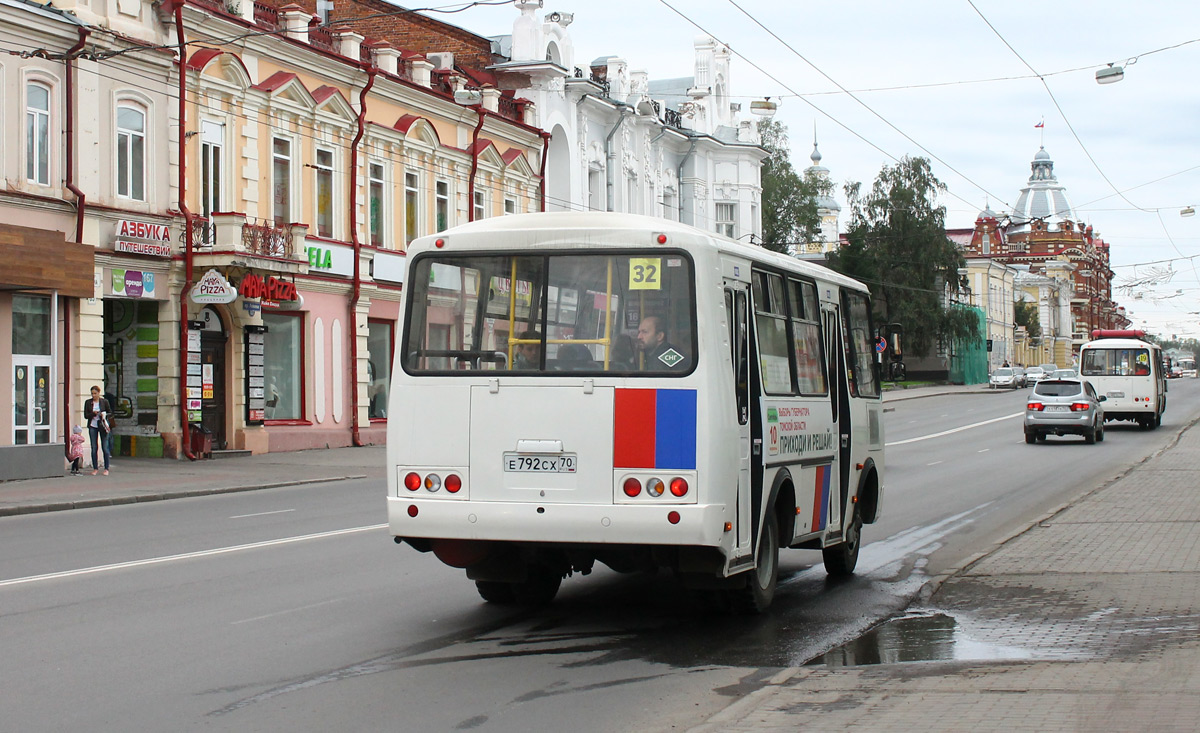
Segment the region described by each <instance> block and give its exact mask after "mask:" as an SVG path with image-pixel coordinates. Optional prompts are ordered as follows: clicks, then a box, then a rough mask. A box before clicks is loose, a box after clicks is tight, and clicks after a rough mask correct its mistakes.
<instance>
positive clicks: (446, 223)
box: [433, 181, 450, 232]
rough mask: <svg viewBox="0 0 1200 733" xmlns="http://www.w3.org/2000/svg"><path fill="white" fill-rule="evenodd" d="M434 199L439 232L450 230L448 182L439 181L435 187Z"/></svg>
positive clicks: (434, 210)
mask: <svg viewBox="0 0 1200 733" xmlns="http://www.w3.org/2000/svg"><path fill="white" fill-rule="evenodd" d="M433 199H434V201H433V213H434V217H435V219H436V221H437V231H439V232H444V231H446V230H447V229H449V228H450V184H449V183H447V182H446V181H438V182H437V183H436V184H435V186H434V194H433Z"/></svg>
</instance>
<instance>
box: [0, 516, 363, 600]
mask: <svg viewBox="0 0 1200 733" xmlns="http://www.w3.org/2000/svg"><path fill="white" fill-rule="evenodd" d="M386 527H387V524H386V523H385V524H372V525H370V526H367V527H351V528H349V529H335V530H332V531H329V532H317V533H316V534H306V535H300V536H298V537H283V538H280V539H277V540H266V541H265V542H251V543H250V544H248V545H233V546H231V547H217V548H215V549H212V550H200V551H199V552H185V553H183V554H181V555H166V556H164V557H150V558H146V559H145V560H131V561H129V562H118V563H113V564H111V565H96V566H94V567H90V568H79V569H78V570H63V571H61V572H57V573H46V574H45V575H29V576H26V577H24V578H10V579H8V580H0V588H4V587H6V586H10V585H22V584H25V583H37V582H39V581H42V580H55V579H57V578H73V577H75V576H78V575H94V574H96V573H106V572H108V571H110V570H125V569H127V568H138V567H144V566H147V565H162V564H163V563H168V562H175V561H176V560H192V559H195V558H198V557H213V556H216V555H228V554H229V553H231V552H241V551H243V550H258V549H262V548H264V547H278V546H280V545H290V544H294V543H296V542H307V541H308V540H320V539H325V538H326V537H337V536H339V535H344V534H354V533H356V532H368V531H371V530H376V529H385V528H386Z"/></svg>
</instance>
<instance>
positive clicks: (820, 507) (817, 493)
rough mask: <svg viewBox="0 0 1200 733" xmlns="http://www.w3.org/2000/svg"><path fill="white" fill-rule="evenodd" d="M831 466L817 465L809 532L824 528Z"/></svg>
mask: <svg viewBox="0 0 1200 733" xmlns="http://www.w3.org/2000/svg"><path fill="white" fill-rule="evenodd" d="M832 468H833V467H832V466H830V465H829V464H826V465H824V466H817V470H816V474H817V480H816V486H815V487H814V489H815V490H814V491H813V516H812V527H810V528H809V531H810V532H816V531H818V530H822V529H825V518H826V517H828V516H829V474H830V472H831V470H832Z"/></svg>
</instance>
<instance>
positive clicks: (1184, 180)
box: [409, 0, 1200, 338]
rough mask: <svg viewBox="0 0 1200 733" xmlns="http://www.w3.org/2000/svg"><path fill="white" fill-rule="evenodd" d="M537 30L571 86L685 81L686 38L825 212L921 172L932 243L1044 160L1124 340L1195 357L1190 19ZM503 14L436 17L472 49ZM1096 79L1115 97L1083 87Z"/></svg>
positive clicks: (658, 20)
mask: <svg viewBox="0 0 1200 733" xmlns="http://www.w3.org/2000/svg"><path fill="white" fill-rule="evenodd" d="M432 4H433V3H431V5H432ZM409 7H415V4H412V5H409ZM555 10H557V11H562V12H570V13H574V15H575V19H574V23H573V24H572V25H571V26H570V28H569V30H570V32H571V36H572V38H573V40H574V44H575V63H576V65H577V66H586V65H587V64H588V62H590V61H591V60H592V59H594V58H596V57H599V56H605V55H617V56H622V57H624V58H626V59H627V60H628V61H629V63H630V65H631V67H632V68H635V69H638V68H641V69H645V70H646V71H648V72H649V74H650V77H651V78H652V79H655V78H671V77H678V76H690V75H691V74H692V62H693V54H692V43H693V40H694V38H695V37H696V36H698V35H700V34H707V35H712V36H714V37H716V38H717V39H718V40H719V41H721V42H724V43H726V44H727V45H729V46H730V47H731V48H732V49H733V51H734V53H735V59H734V66H733V72H732V76H733V79H732V92H733V94H734V95H735V96H736V97H740V98H742V99H741V101H743V102H744V104H743V109H747V110H748V108H749V102H750V100H752V99H755V98H762V97H767V96H770V97H771V98H772V99H774V100H777V101H779V103H780V109H779V113H778V115H777V118H776V119H778V120H779V121H781V122H783V123H784V124H785V125H787V126H788V128H789V131H790V135H791V142H792V162H793V164H794V165H796V166H797V167H798V168H802V167H804V166H806V165H808V164H809V161H808V156H809V154H810V152H811V151H812V136H813V126H814V123H815V125H816V130H817V136H818V139H819V143H820V150H821V154H822V155H823V157H824V159H823V161H822V164H823V165H824V166H826V167H827V168H829V169H830V172H831V175H832V176H833V179H834V181H835V182H837V183H838V184H839V200H842V201H843V203H844V198H843V197H842V196H841V195H840V188H841V186H840V184H842V183H844V182H846V181H862V182H863V183H864V184H866V185H869V184H870V183H871V182H872V181H873V180H874V179H875V176H876V175H877V174H878V172H879V170H880V168H881V167H882V166H884V165H888V164H893V163H894V162H895V161H896V160H898V159H899V158H901V157H902V156H906V155H908V156H924V157H927V158H929V159H930V160H931V162H932V164H933V168H934V171H935V172H936V174H937V175H938V177H939V178H940V179H941V180H942V181H943V182H944V183H946V185H947V186H948V188H949V190H948V192H947V195H946V196H945V197H944V198H943V199H942V203H943V205H945V206H946V208H947V211H948V217H947V219H948V220H947V225H948V226H950V227H970V226H972V225H973V223H974V220H975V216H976V215H977V214H978V212H979V211H980V210H982V209H983V207H984V205H985V204H990V205H991V207H992V209H993V210H994V211H996V212H997V213H1004V212H1005V211H1006V210H1008V209H1009V208H1010V207H1011V206H1012V204H1014V203H1015V202H1016V199H1017V196H1018V194H1019V193H1020V189H1021V187H1022V186H1023V185H1024V184H1025V181H1026V180H1027V178H1028V176H1029V166H1030V162H1031V161H1032V159H1033V156H1034V154H1035V153H1036V152H1037V151H1038V147H1039V146H1040V145H1042V144H1044V145H1045V147H1046V150H1047V152H1049V153H1050V155H1051V158H1052V159H1053V161H1054V170H1055V173H1056V174H1057V176H1058V179H1059V182H1060V183H1062V184H1063V185H1065V186H1066V188H1067V195H1068V197H1069V198H1070V201H1071V203H1072V205H1073V206H1074V207H1075V209H1076V215H1077V216H1078V217H1079V218H1080V219H1082V220H1084V221H1086V222H1087V223H1089V224H1091V225H1092V226H1093V227H1094V229H1095V231H1097V232H1099V233H1100V236H1101V237H1103V238H1104V239H1105V240H1106V241H1108V242H1109V244H1110V245H1111V252H1112V264H1113V269H1114V270H1115V272H1116V273H1117V278H1116V280H1115V287H1114V293H1113V295H1114V300H1116V301H1117V302H1118V303H1119V304H1121V305H1124V306H1125V307H1126V309H1127V311H1129V312H1130V313H1131V316H1130V317H1131V319H1132V320H1133V321H1134V324H1135V326H1139V327H1142V326H1144V327H1146V328H1148V329H1149V330H1150V331H1151V332H1154V333H1158V334H1161V335H1164V336H1167V337H1170V336H1172V335H1176V334H1177V335H1179V336H1180V337H1184V336H1185V335H1186V336H1191V337H1193V338H1200V276H1198V275H1197V273H1198V272H1200V263H1198V262H1197V261H1198V260H1200V216H1195V217H1190V218H1184V217H1181V216H1180V211H1181V209H1183V208H1185V207H1187V206H1196V207H1200V95H1197V94H1196V92H1195V88H1196V85H1197V83H1198V82H1200V2H1195V0H1152V1H1151V2H1147V3H1133V2H1111V1H1109V0H1100V1H1093V2H1083V1H1082V0H1060V1H1052V2H1047V1H1045V0H1042V1H1041V2H1029V1H1026V0H1004V1H1003V2H1000V1H998V0H921V1H920V2H917V1H911V2H896V1H895V0H890V1H887V0H841V1H837V2H822V3H806V2H797V1H796V0H604V1H603V2H601V1H599V0H586V1H585V0H545V8H544V9H543V11H542V12H551V11H555ZM517 12H518V11H517V10H515V9H514V8H513V7H512V6H511V5H507V6H500V7H492V8H474V9H471V10H468V11H466V12H463V13H457V14H453V15H444V16H439V17H442V18H443V19H445V20H448V21H449V22H452V23H455V24H457V25H460V26H462V27H464V28H466V29H468V30H471V31H472V32H475V33H478V34H480V35H485V36H491V35H499V34H506V33H509V32H511V28H512V20H513V19H514V18H515V17H516V15H517ZM768 29H769V30H768ZM772 34H774V36H773V35H772ZM776 36H777V37H776ZM1108 64H1115V65H1118V66H1122V67H1124V68H1125V77H1124V79H1123V80H1122V81H1120V82H1117V83H1113V84H1106V85H1100V84H1097V83H1096V80H1095V74H1096V71H1097V70H1099V69H1101V68H1105V67H1106V66H1107V65H1108ZM1038 75H1041V78H1039V77H1038ZM746 116H747V117H749V115H746ZM1043 119H1044V120H1045V126H1044V128H1042V129H1037V128H1035V127H1034V126H1035V125H1036V124H1037V123H1038V122H1041V121H1042V120H1043ZM1043 135H1044V139H1043ZM844 223H845V222H844V221H843V224H844ZM1193 257H1194V258H1195V259H1192V258H1193Z"/></svg>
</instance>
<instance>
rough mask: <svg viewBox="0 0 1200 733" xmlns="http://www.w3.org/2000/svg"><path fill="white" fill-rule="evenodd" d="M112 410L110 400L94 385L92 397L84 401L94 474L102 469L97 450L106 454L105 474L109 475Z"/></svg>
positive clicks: (84, 414) (84, 419) (84, 413)
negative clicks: (102, 395) (109, 421)
mask: <svg viewBox="0 0 1200 733" xmlns="http://www.w3.org/2000/svg"><path fill="white" fill-rule="evenodd" d="M111 412H112V407H110V406H109V404H108V400H106V399H104V398H103V397H101V396H100V388H99V387H96V386H93V387H92V398H91V399H90V400H88V401H87V402H85V403H83V421H84V422H85V423H87V426H88V434H89V435H90V436H91V438H92V475H93V476H95V475H96V473H97V472H98V471H99V470H100V465H99V463H98V461H97V460H96V450H97V449H99V450H100V452H102V453H103V454H104V475H105V476H107V475H108V460H109V455H108V432H109V424H108V416H109V414H111Z"/></svg>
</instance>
